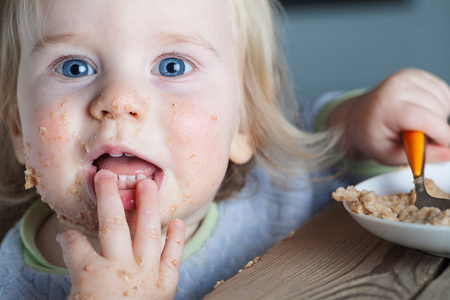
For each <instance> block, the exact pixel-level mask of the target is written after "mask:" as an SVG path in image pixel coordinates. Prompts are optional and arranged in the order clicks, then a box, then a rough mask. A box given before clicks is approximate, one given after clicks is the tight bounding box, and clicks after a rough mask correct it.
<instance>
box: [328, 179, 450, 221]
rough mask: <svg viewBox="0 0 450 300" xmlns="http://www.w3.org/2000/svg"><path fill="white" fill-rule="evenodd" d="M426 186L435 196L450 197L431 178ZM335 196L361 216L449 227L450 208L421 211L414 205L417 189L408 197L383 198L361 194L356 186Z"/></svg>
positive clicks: (426, 182) (340, 191)
mask: <svg viewBox="0 0 450 300" xmlns="http://www.w3.org/2000/svg"><path fill="white" fill-rule="evenodd" d="M425 186H426V189H427V191H428V192H429V193H430V195H432V196H434V197H440V198H450V194H447V193H445V192H444V191H442V190H441V189H440V188H439V187H438V186H436V184H435V183H434V182H433V181H432V180H430V179H425ZM332 197H333V199H335V200H337V201H341V202H345V203H346V204H347V206H348V207H349V208H350V210H351V211H352V212H354V213H356V214H360V215H367V216H373V217H376V218H380V219H385V220H390V221H399V222H406V223H419V224H431V225H444V226H450V209H447V210H445V211H441V210H440V209H438V208H436V207H423V208H421V209H418V208H417V207H416V206H415V205H414V203H415V200H416V193H415V191H414V190H412V191H411V192H410V193H408V194H404V193H401V194H393V195H387V196H381V195H377V194H376V193H375V192H373V191H366V190H362V191H358V190H357V189H355V188H354V187H353V186H349V187H347V189H344V188H342V187H340V188H338V189H337V190H336V191H335V192H334V193H333V194H332Z"/></svg>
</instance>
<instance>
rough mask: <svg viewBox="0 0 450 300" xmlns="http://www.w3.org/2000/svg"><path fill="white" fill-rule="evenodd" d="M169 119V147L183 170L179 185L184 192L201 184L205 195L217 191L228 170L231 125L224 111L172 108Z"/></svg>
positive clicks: (177, 105) (231, 133) (232, 129)
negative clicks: (183, 188)
mask: <svg viewBox="0 0 450 300" xmlns="http://www.w3.org/2000/svg"><path fill="white" fill-rule="evenodd" d="M169 119H170V120H171V121H170V125H169V126H168V128H169V135H168V136H169V147H171V148H172V149H176V150H174V151H176V152H175V153H174V155H176V156H177V157H178V159H177V161H178V163H180V165H183V166H185V169H184V170H183V172H182V173H183V174H185V175H184V182H181V183H182V184H183V183H184V186H186V187H187V188H189V187H194V186H197V185H198V184H202V185H204V188H205V190H204V191H205V192H207V190H209V192H208V193H210V192H211V191H213V190H216V189H217V188H218V187H219V185H220V182H221V181H222V179H223V176H224V174H225V171H226V168H227V166H228V160H229V150H230V144H231V137H232V136H233V133H234V130H235V127H236V126H234V125H233V123H234V121H232V120H230V118H229V117H227V116H226V113H225V112H223V111H222V112H221V113H220V112H218V111H215V110H214V109H204V108H199V107H195V106H189V105H179V104H175V105H172V115H171V117H170V118H169Z"/></svg>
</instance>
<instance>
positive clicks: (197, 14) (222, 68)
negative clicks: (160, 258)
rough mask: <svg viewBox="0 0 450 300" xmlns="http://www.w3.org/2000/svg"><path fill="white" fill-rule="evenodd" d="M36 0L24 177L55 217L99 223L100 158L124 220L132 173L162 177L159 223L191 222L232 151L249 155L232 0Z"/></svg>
mask: <svg viewBox="0 0 450 300" xmlns="http://www.w3.org/2000/svg"><path fill="white" fill-rule="evenodd" d="M43 2H44V14H45V16H44V18H42V21H43V22H44V23H43V31H42V34H38V30H37V29H36V28H34V26H30V27H31V28H30V32H22V33H21V45H22V49H21V61H20V68H19V78H18V103H19V112H20V118H21V123H22V136H21V138H23V142H24V158H23V159H22V160H24V161H25V162H26V165H27V169H28V171H27V173H28V174H29V176H28V177H29V179H30V182H31V183H33V184H36V187H37V189H38V192H39V193H40V194H41V196H42V198H43V200H44V201H45V202H48V203H49V204H50V206H51V207H52V208H53V209H54V210H55V211H56V212H57V213H58V214H59V216H60V217H61V218H63V219H66V220H68V221H69V222H71V223H74V224H78V225H81V226H83V227H84V228H86V229H88V230H96V229H97V228H96V227H97V212H96V205H95V203H96V199H95V193H94V187H93V177H94V175H95V173H96V172H97V170H98V169H100V168H103V169H109V170H111V171H113V172H114V173H116V174H117V175H118V178H119V189H120V191H119V193H120V195H121V198H122V199H123V204H124V207H125V209H126V210H127V214H128V217H129V218H130V219H133V217H134V215H135V210H134V207H135V206H134V203H133V200H135V199H134V186H135V183H134V182H135V180H136V179H139V178H141V177H142V176H145V177H150V178H153V180H154V181H155V182H156V184H157V186H158V196H159V203H160V214H161V217H162V225H163V226H164V225H166V224H168V222H169V221H170V220H171V219H172V218H174V217H178V218H182V219H184V220H185V222H187V223H189V222H197V221H198V220H199V218H201V217H202V216H203V214H204V209H203V208H205V207H206V204H208V203H209V202H210V201H211V200H212V199H213V198H214V195H215V193H216V191H217V189H218V188H219V185H220V184H221V181H222V179H223V176H224V174H225V171H226V168H227V165H228V162H229V159H230V157H231V158H232V160H234V161H235V162H237V163H242V162H246V161H247V160H248V159H249V158H250V156H251V150H250V148H249V147H248V144H247V139H246V135H245V134H243V133H241V132H240V131H239V121H240V120H239V111H240V105H241V102H242V97H241V92H240V83H239V70H240V69H239V65H238V61H237V59H236V55H235V51H234V50H235V49H234V46H233V40H232V30H233V21H232V17H231V16H232V11H231V9H232V8H231V5H230V4H229V1H211V0H191V1H184V0H170V1H168V0H166V1H161V0H145V1H144V0H140V1H138V0H136V1H126V0H114V1H112V0H96V1H91V0H78V1H70V0H61V1H57V2H54V1H43ZM19 159H21V158H20V155H19ZM187 225H189V224H187Z"/></svg>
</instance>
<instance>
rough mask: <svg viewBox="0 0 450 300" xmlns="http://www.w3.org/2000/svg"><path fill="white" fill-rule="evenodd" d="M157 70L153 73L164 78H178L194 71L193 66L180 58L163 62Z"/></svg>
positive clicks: (166, 59) (167, 59)
mask: <svg viewBox="0 0 450 300" xmlns="http://www.w3.org/2000/svg"><path fill="white" fill-rule="evenodd" d="M155 69H157V70H154V72H153V71H152V73H155V74H159V75H161V76H164V77H177V76H181V75H183V74H186V73H188V72H190V71H192V66H191V65H190V64H189V63H187V62H185V61H184V60H182V59H180V58H175V57H169V58H164V59H163V60H161V61H160V62H159V64H158V65H157V66H156V68H155Z"/></svg>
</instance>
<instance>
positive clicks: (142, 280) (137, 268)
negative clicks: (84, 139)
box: [57, 171, 184, 299]
mask: <svg viewBox="0 0 450 300" xmlns="http://www.w3.org/2000/svg"><path fill="white" fill-rule="evenodd" d="M95 185H96V194H97V206H98V216H99V235H98V238H99V242H100V248H101V254H98V253H97V252H96V251H95V250H94V248H93V247H92V245H91V244H90V243H89V241H88V240H87V238H86V236H84V235H83V234H82V233H80V232H79V231H76V230H73V229H67V230H64V231H63V232H62V233H60V234H59V235H58V238H57V240H58V242H59V243H60V244H61V247H62V249H63V253H64V261H65V263H66V265H67V267H68V269H69V272H70V280H71V282H72V289H71V294H70V296H71V297H70V298H72V299H123V298H128V297H129V298H131V299H169V298H172V299H173V297H174V295H175V292H176V288H177V283H178V271H179V268H180V264H181V259H182V254H183V245H184V224H183V222H182V221H181V220H179V219H175V220H173V221H172V222H170V224H169V227H168V230H167V241H166V244H165V246H164V250H163V252H162V254H161V223H160V217H159V212H158V201H157V188H156V185H155V183H154V182H153V181H151V180H149V179H144V180H141V181H139V182H138V184H137V187H136V197H137V201H136V202H137V203H136V204H137V220H136V234H135V236H134V239H133V243H131V237H130V231H129V228H128V225H127V222H126V219H125V211H124V209H123V205H122V201H121V199H120V196H119V194H118V190H117V184H116V179H115V177H114V175H113V174H112V173H111V172H109V171H100V172H98V173H97V175H96V176H95Z"/></svg>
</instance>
